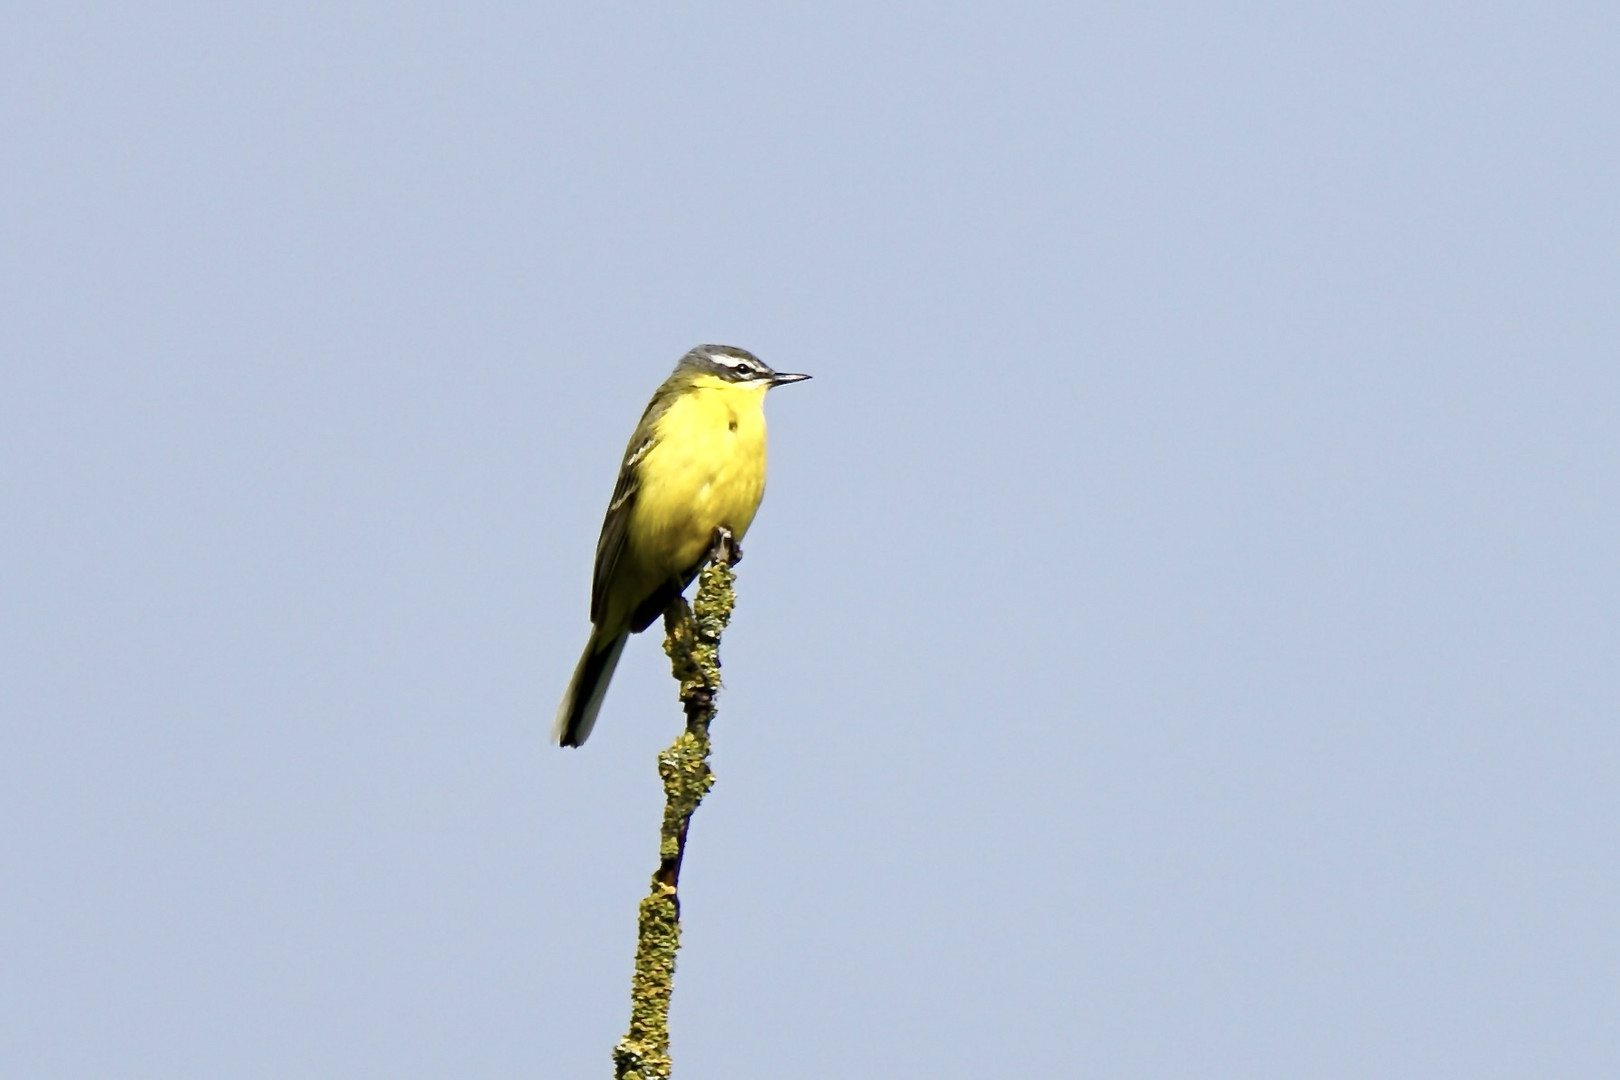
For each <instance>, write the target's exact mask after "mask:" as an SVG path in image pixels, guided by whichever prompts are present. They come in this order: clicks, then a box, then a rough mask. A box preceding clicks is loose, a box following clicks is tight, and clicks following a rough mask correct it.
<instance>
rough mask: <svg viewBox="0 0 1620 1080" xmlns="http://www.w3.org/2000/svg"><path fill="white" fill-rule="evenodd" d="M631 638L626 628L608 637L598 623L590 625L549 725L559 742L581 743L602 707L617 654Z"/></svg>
mask: <svg viewBox="0 0 1620 1080" xmlns="http://www.w3.org/2000/svg"><path fill="white" fill-rule="evenodd" d="M629 639H630V632H629V631H628V630H621V631H619V633H617V634H615V635H613V636H612V637H608V636H606V635H605V634H603V633H602V630H601V628H600V627H592V628H591V639H590V640H589V641H587V642H586V643H585V654H584V655H583V656H581V657H580V658H579V666H578V667H576V668H575V669H574V677H573V679H571V680H569V683H568V692H567V693H565V694H563V699H562V704H561V705H559V706H557V719H556V721H555V722H554V723H553V724H552V725H551V737H552V739H553V740H554V741H555V742H556V743H557V744H558V745H559V746H583V745H585V740H586V739H587V738H589V737H590V734H591V728H592V727H594V726H595V725H596V714H597V713H599V712H601V711H602V699H603V698H604V697H606V696H607V688H608V683H609V682H610V681H611V680H612V678H613V669H614V668H616V667H618V666H619V654H620V653H622V652H624V643H625V642H626V641H628V640H629Z"/></svg>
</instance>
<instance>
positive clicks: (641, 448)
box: [551, 345, 810, 746]
mask: <svg viewBox="0 0 1620 1080" xmlns="http://www.w3.org/2000/svg"><path fill="white" fill-rule="evenodd" d="M809 377H810V376H808V375H784V374H782V373H780V372H776V371H772V370H771V369H770V367H769V365H767V364H765V363H764V362H763V361H761V360H760V359H759V358H758V357H757V356H754V355H753V354H752V353H750V352H748V351H746V350H744V349H736V348H732V347H731V346H729V345H699V346H698V347H697V348H695V349H693V350H692V351H691V352H689V353H687V354H686V355H685V356H683V357H681V362H680V363H679V364H676V365H675V371H674V373H673V374H671V375H670V377H669V378H667V379H665V380H664V385H662V386H660V387H659V388H658V391H657V393H655V394H653V398H652V401H651V402H650V403H649V404H648V405H647V411H646V412H645V413H643V414H642V416H641V423H639V424H637V425H636V431H635V434H633V435H631V436H630V445H629V446H628V447H627V448H626V449H625V452H624V462H623V464H621V465H620V466H619V482H618V484H617V485H615V486H614V488H613V500H612V502H610V503H609V504H608V510H607V517H606V518H605V519H604V520H603V522H602V536H601V538H600V539H599V540H597V542H596V575H595V578H594V579H593V581H592V584H591V637H590V640H589V641H587V642H586V643H585V653H584V655H583V656H581V657H580V658H579V666H578V667H576V668H575V669H574V677H573V679H572V680H571V681H570V682H569V683H568V691H567V693H565V694H563V699H562V704H561V705H559V706H558V707H557V720H556V723H555V724H554V725H553V727H552V730H551V736H552V738H553V739H555V740H556V741H557V742H558V743H560V744H561V745H563V746H580V745H582V744H583V743H584V742H585V739H586V738H587V737H588V736H589V735H590V733H591V727H592V726H593V725H594V724H595V723H596V714H597V713H598V712H600V711H601V709H602V698H603V697H604V696H605V695H606V694H607V688H608V682H609V680H611V679H612V678H613V669H614V667H615V666H617V664H618V662H619V654H620V653H621V652H623V651H624V643H625V641H627V640H628V639H629V637H630V635H631V634H639V633H641V631H643V630H645V629H647V627H649V626H651V625H652V623H653V620H654V619H656V618H658V616H659V615H661V614H663V612H664V609H665V608H667V607H668V606H669V604H670V601H672V600H674V599H675V597H676V596H678V595H680V593H681V592H682V591H684V590H685V589H686V587H687V586H688V585H690V584H691V583H692V579H693V578H694V577H696V576H697V572H698V571H699V570H700V569H702V567H703V561H704V559H705V558H706V557H707V556H708V553H709V550H710V545H711V544H712V542H713V540H714V536H715V532H716V530H718V529H721V528H725V529H728V530H730V532H731V535H732V537H733V538H734V539H735V540H738V541H740V540H741V539H742V538H743V534H744V533H746V532H747V531H748V526H749V524H750V523H751V522H752V521H753V520H754V511H756V510H757V509H759V500H760V498H761V497H762V496H763V495H764V494H765V391H767V390H769V389H770V388H771V387H773V386H781V385H782V384H783V383H790V382H799V381H800V380H802V379H808V378H809Z"/></svg>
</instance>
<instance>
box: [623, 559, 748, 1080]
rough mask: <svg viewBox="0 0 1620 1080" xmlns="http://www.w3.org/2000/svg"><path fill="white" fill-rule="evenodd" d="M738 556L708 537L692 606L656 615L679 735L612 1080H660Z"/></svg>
mask: <svg viewBox="0 0 1620 1080" xmlns="http://www.w3.org/2000/svg"><path fill="white" fill-rule="evenodd" d="M740 557H741V552H739V551H738V550H737V546H736V543H735V541H733V539H732V537H731V534H730V533H729V532H727V531H726V530H724V529H722V530H720V531H719V532H718V533H716V535H715V539H714V546H713V547H712V549H711V550H710V553H709V563H708V565H707V566H705V567H704V568H703V572H702V573H701V574H700V575H699V576H698V591H697V596H696V598H695V599H694V600H693V601H692V606H691V607H690V608H689V607H687V604H686V600H685V598H684V597H680V596H677V597H676V598H675V600H674V602H673V603H671V604H670V606H669V609H668V610H667V611H665V612H664V651H665V652H666V653H668V654H669V661H670V668H671V671H672V672H673V674H674V676H675V680H676V682H678V683H679V684H680V700H681V707H682V709H683V710H684V711H685V713H686V730H684V731H682V732H681V733H680V735H678V736H676V738H675V741H674V742H673V743H671V744H670V746H669V747H668V748H667V749H665V750H664V751H663V753H661V754H659V755H658V775H659V776H660V777H662V778H663V781H664V823H663V828H662V830H661V831H660V833H659V839H658V869H657V870H656V871H655V872H654V873H653V878H652V890H651V892H650V893H649V894H648V895H647V897H646V898H645V899H644V900H642V901H641V911H640V918H639V919H638V926H637V934H636V969H635V975H634V976H633V977H632V980H631V986H630V1030H629V1032H628V1033H627V1034H626V1035H625V1037H624V1038H622V1039H620V1040H619V1044H618V1045H617V1046H615V1047H614V1049H613V1065H614V1076H615V1077H616V1078H617V1080H668V1078H669V1075H670V1059H669V999H670V994H671V992H672V991H673V989H674V984H675V953H676V951H677V950H679V948H680V945H681V901H680V894H679V891H678V889H679V886H680V878H681V859H682V858H683V857H684V855H685V854H686V832H687V828H688V826H689V825H690V824H691V821H692V814H693V812H695V811H696V810H697V808H698V804H699V803H700V802H702V801H703V796H704V795H706V794H708V791H709V788H710V787H712V786H713V785H714V773H713V772H712V771H711V770H710V768H709V724H710V722H712V721H713V720H714V714H715V705H714V699H715V695H716V694H717V693H718V692H719V690H720V635H721V634H722V633H723V632H724V631H725V628H726V624H727V623H728V622H730V621H731V609H732V606H733V604H734V603H735V600H736V597H735V594H734V592H733V585H734V584H735V581H736V575H735V573H734V572H733V571H732V568H731V567H732V564H733V563H735V562H736V561H737V559H738V558H740Z"/></svg>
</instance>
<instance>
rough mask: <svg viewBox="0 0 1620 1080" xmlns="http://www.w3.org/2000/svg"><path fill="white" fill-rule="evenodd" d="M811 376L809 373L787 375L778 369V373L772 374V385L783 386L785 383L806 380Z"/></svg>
mask: <svg viewBox="0 0 1620 1080" xmlns="http://www.w3.org/2000/svg"><path fill="white" fill-rule="evenodd" d="M809 377H810V376H808V375H787V374H784V373H783V372H780V371H778V372H777V373H776V374H774V375H772V376H771V385H772V386H781V385H782V384H783V383H790V382H804V380H806V379H808V378H809Z"/></svg>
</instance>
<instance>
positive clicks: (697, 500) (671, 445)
mask: <svg viewBox="0 0 1620 1080" xmlns="http://www.w3.org/2000/svg"><path fill="white" fill-rule="evenodd" d="M764 405H765V387H763V386H759V387H752V388H749V387H738V386H735V385H732V384H730V383H725V382H722V381H721V380H719V379H703V380H700V381H699V382H698V383H697V384H696V385H694V386H693V387H692V388H690V389H688V390H687V391H686V392H685V393H683V394H681V395H680V396H679V397H678V398H677V399H676V400H675V401H674V402H673V403H672V404H671V405H670V407H669V409H668V410H667V411H666V412H665V413H664V415H663V416H662V417H660V418H659V421H658V426H657V442H656V444H655V445H654V446H653V447H652V449H651V450H649V451H648V452H647V456H646V457H645V458H644V459H643V460H642V462H641V467H640V470H639V475H640V478H641V486H640V490H639V491H638V492H637V494H636V502H635V508H634V509H633V510H632V512H631V519H630V522H629V535H628V539H629V540H630V542H631V543H632V544H633V545H634V547H635V548H636V549H637V551H636V555H637V556H638V561H640V562H641V563H642V564H643V566H644V567H645V568H646V569H647V570H649V571H653V572H655V573H657V574H659V575H660V576H663V575H670V574H680V573H683V572H684V571H686V570H688V569H690V568H691V567H692V566H694V565H696V564H697V562H698V561H699V560H700V559H702V558H703V554H704V552H705V551H706V550H707V548H708V545H709V542H710V540H711V539H712V538H713V536H714V531H715V529H717V528H719V527H720V526H722V525H724V526H725V527H726V528H728V529H730V530H731V533H732V535H733V536H735V537H736V538H737V539H738V540H741V539H742V537H743V534H744V533H746V532H747V531H748V526H749V525H750V524H751V523H752V522H753V520H754V511H756V510H757V509H759V500H760V499H761V498H762V497H763V496H764V494H765V408H764Z"/></svg>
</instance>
